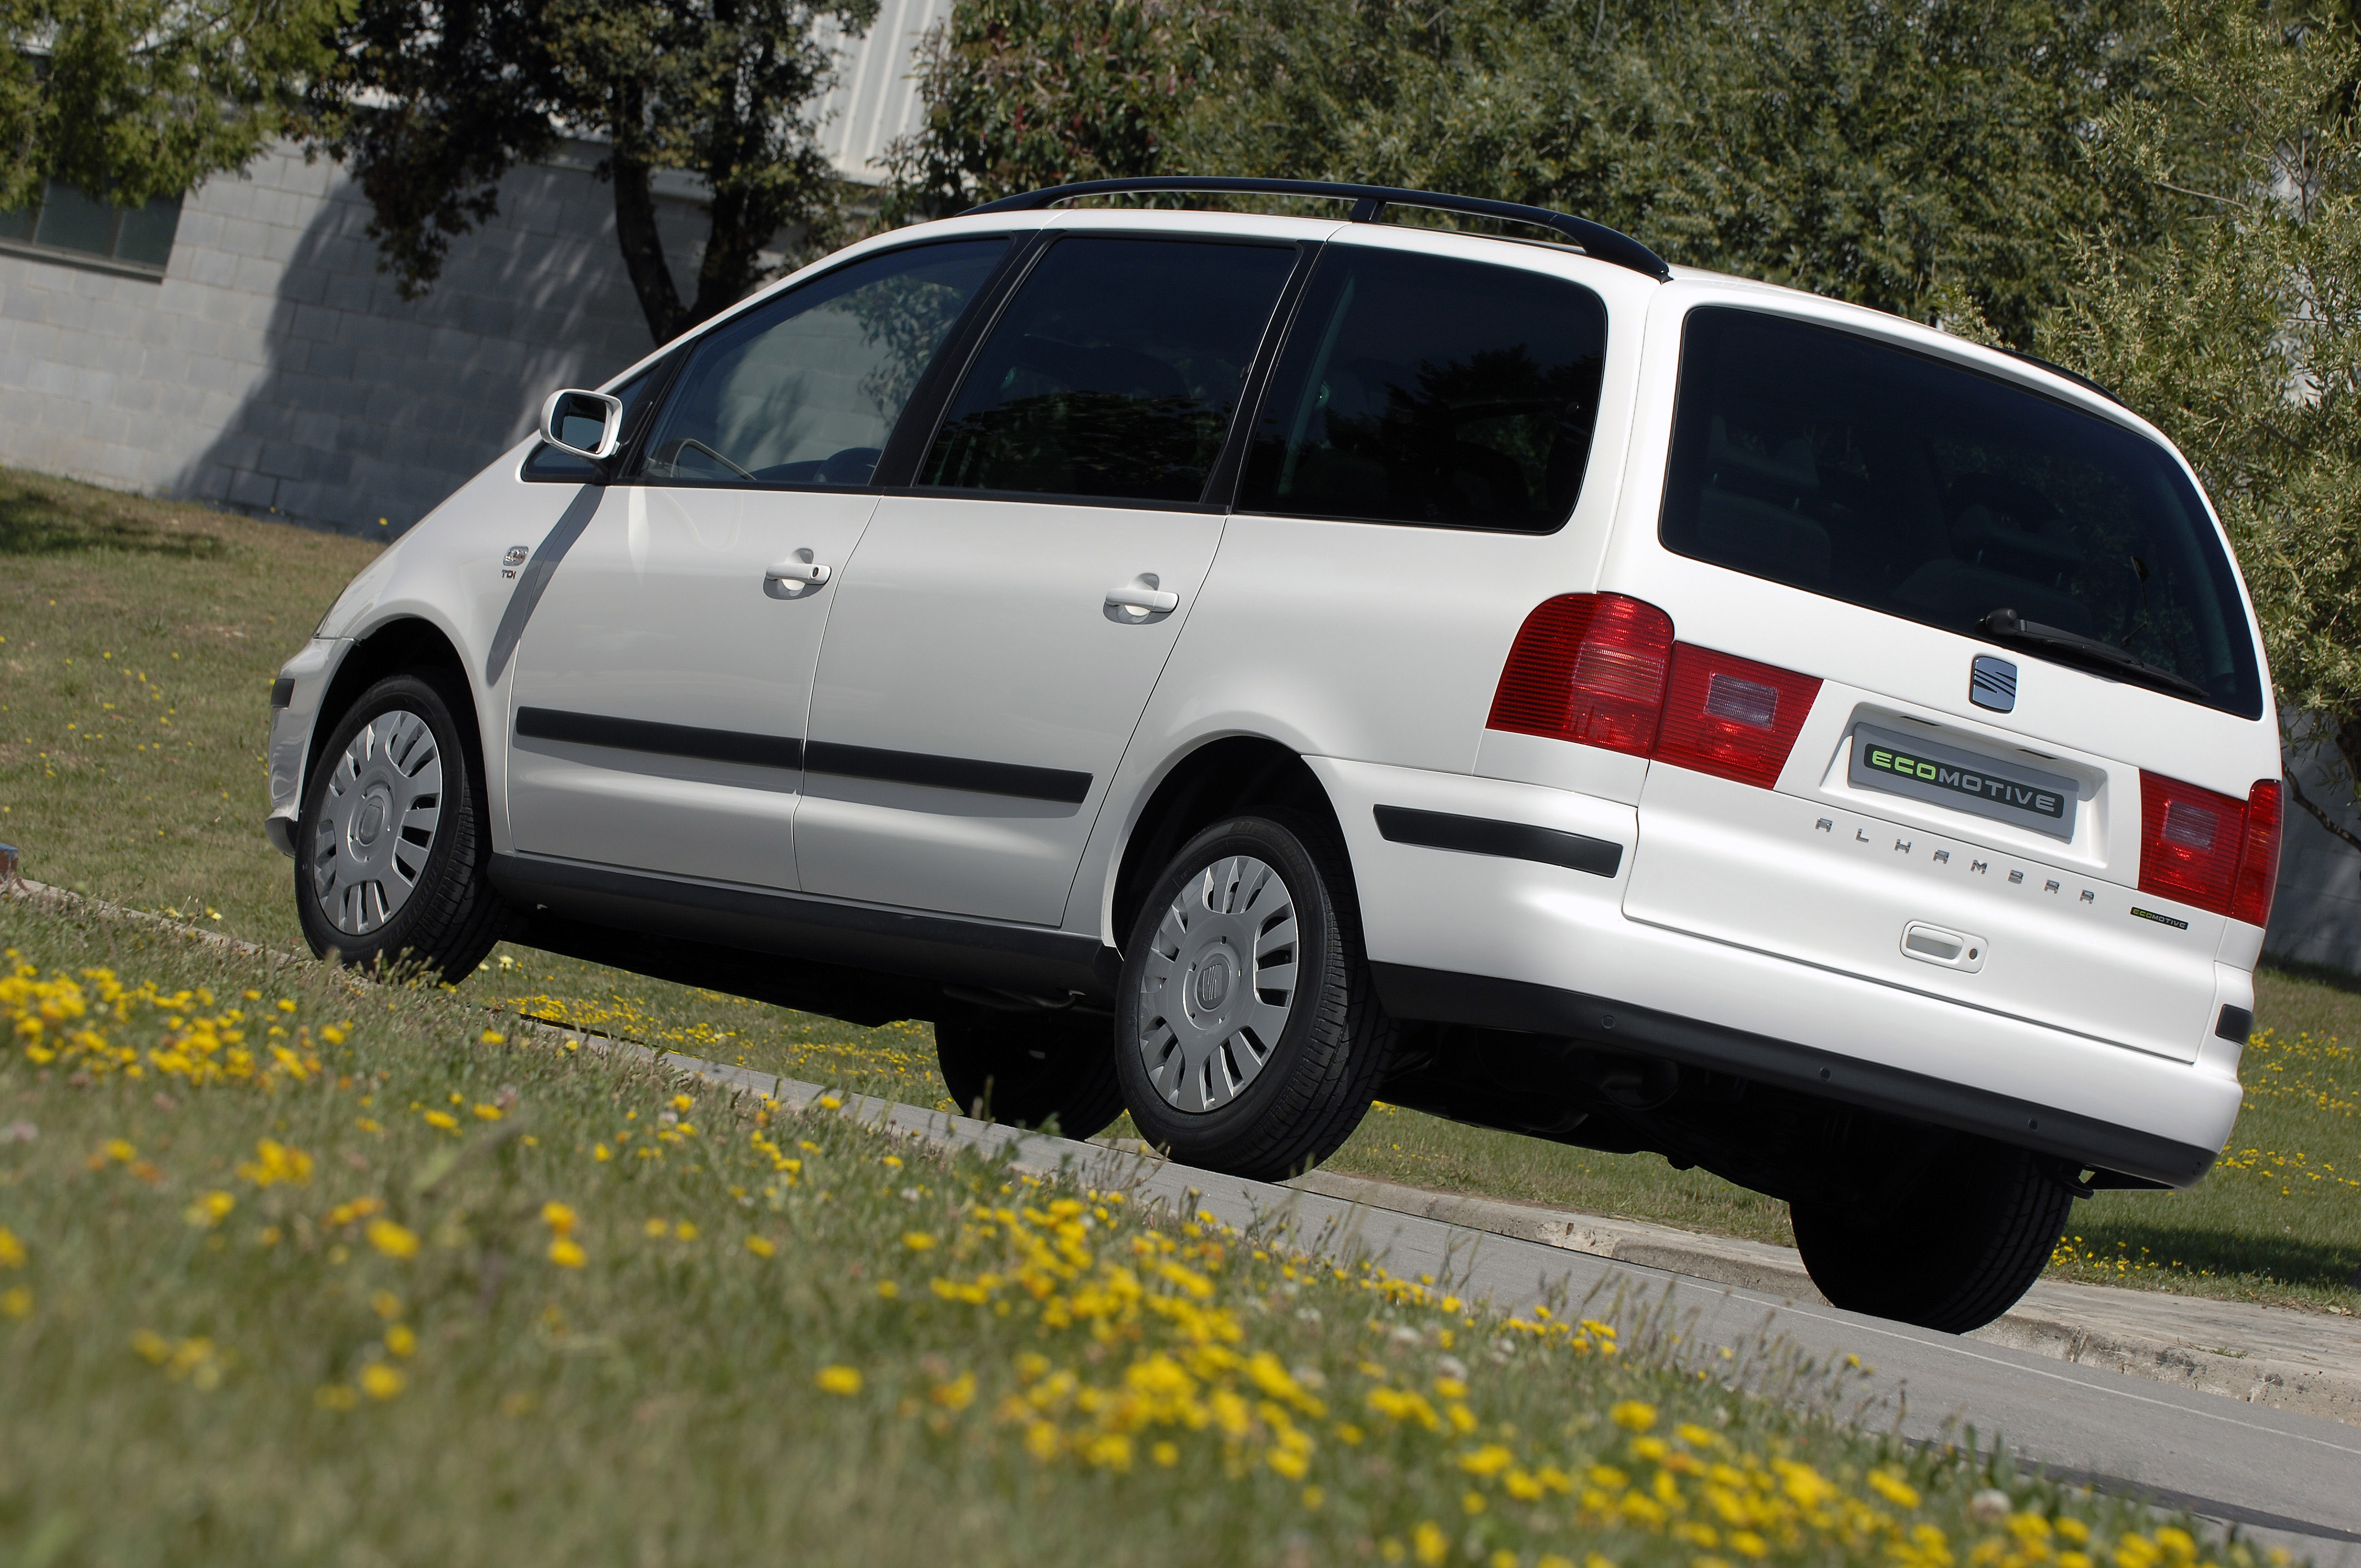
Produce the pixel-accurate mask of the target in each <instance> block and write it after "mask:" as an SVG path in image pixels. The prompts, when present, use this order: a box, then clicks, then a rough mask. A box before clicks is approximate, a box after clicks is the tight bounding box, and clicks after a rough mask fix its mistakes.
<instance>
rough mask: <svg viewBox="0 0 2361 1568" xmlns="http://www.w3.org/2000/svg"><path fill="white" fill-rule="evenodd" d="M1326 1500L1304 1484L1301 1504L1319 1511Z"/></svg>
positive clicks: (1322, 1493) (1315, 1488)
mask: <svg viewBox="0 0 2361 1568" xmlns="http://www.w3.org/2000/svg"><path fill="white" fill-rule="evenodd" d="M1166 1446H1168V1447H1169V1446H1170V1444H1167V1445H1166ZM1327 1500H1328V1494H1327V1493H1325V1492H1323V1491H1322V1490H1321V1489H1320V1488H1319V1487H1317V1486H1306V1487H1304V1488H1303V1506H1304V1507H1305V1508H1310V1509H1311V1510H1312V1512H1314V1513H1317V1512H1319V1511H1320V1505H1321V1504H1323V1503H1324V1502H1326V1501H1327Z"/></svg>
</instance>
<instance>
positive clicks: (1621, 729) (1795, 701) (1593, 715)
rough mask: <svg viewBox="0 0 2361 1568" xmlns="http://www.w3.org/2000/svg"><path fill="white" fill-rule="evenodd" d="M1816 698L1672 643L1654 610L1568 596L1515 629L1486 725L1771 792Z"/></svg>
mask: <svg viewBox="0 0 2361 1568" xmlns="http://www.w3.org/2000/svg"><path fill="white" fill-rule="evenodd" d="M1819 689H1820V683H1819V681H1818V680H1817V678H1816V677H1814V676H1811V675H1799V674H1795V673H1793V672H1792V671H1788V670H1782V669H1778V668H1776V667H1774V666H1773V665H1770V664H1758V663H1754V662H1753V661H1752V660H1751V659H1741V658H1738V657H1736V656H1735V655H1733V654H1729V653H1717V652H1713V651H1712V650H1710V649H1707V648H1697V647H1693V646H1691V645H1690V644H1688V643H1686V642H1684V643H1679V644H1675V642H1674V641H1673V618H1672V617H1671V616H1668V615H1666V614H1665V613H1664V611H1663V610H1661V609H1657V608H1656V607H1655V606H1654V605H1652V604H1647V603H1643V602H1642V601H1641V600H1639V599H1635V598H1625V597H1624V596H1623V595H1621V594H1561V595H1560V596H1558V597H1557V598H1554V599H1549V600H1546V601H1544V602H1543V604H1542V605H1541V606H1540V607H1539V608H1537V609H1535V610H1534V611H1533V612H1532V614H1531V615H1529V616H1527V617H1525V624H1524V625H1523V626H1522V627H1521V628H1519V629H1518V631H1517V641H1516V642H1515V643H1514V644H1513V645H1512V646H1511V647H1510V650H1509V663H1508V665H1507V667H1506V668H1505V669H1503V670H1502V671H1501V672H1500V685H1499V691H1498V692H1497V693H1495V694H1494V696H1493V698H1492V716H1491V717H1490V718H1488V719H1486V720H1485V726H1486V728H1488V729H1512V730H1515V731H1516V732H1518V733H1519V734H1522V735H1542V736H1546V737H1548V738H1549V739H1550V740H1573V741H1576V742H1578V743H1580V744H1582V745H1585V746H1603V747H1605V748H1607V749H1608V750H1609V751H1628V752H1630V753H1631V754H1632V755H1633V756H1638V757H1654V758H1656V759H1658V760H1660V761H1663V762H1671V763H1674V764H1675V765H1676V766H1679V767H1684V768H1695V769H1697V771H1698V772H1700V773H1714V774H1717V775H1719V777H1722V778H1726V779H1736V780H1738V781H1740V782H1741V783H1743V784H1757V785H1760V786H1762V787H1763V788H1764V789H1768V788H1770V787H1771V785H1772V784H1775V783H1777V782H1778V778H1779V770H1780V769H1782V768H1784V766H1786V763H1787V753H1788V751H1791V750H1792V749H1793V748H1794V746H1795V734H1796V731H1797V730H1799V729H1802V728H1803V724H1804V716H1805V715H1806V714H1807V713H1809V712H1810V711H1811V707H1812V699H1813V698H1814V697H1815V696H1817V695H1818V694H1819Z"/></svg>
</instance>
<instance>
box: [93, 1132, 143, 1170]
mask: <svg viewBox="0 0 2361 1568" xmlns="http://www.w3.org/2000/svg"><path fill="white" fill-rule="evenodd" d="M98 1152H99V1153H101V1154H102V1155H104V1156H105V1157H107V1158H108V1159H111V1160H113V1161H115V1164H117V1165H129V1164H130V1163H131V1162H132V1161H133V1160H135V1159H137V1158H138V1157H139V1151H138V1150H137V1149H136V1148H134V1147H132V1146H131V1144H130V1141H129V1140H128V1139H126V1138H109V1139H107V1140H106V1142H105V1144H104V1146H101V1148H100V1149H99V1151H98Z"/></svg>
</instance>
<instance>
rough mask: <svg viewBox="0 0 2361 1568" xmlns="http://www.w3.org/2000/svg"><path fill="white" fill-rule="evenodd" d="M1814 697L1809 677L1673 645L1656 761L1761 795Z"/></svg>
mask: <svg viewBox="0 0 2361 1568" xmlns="http://www.w3.org/2000/svg"><path fill="white" fill-rule="evenodd" d="M1819 695H1820V683H1819V678H1818V677H1817V676H1816V675H1799V674H1795V672H1794V671H1793V670H1783V669H1780V668H1778V667H1777V666H1776V665H1773V664H1758V663H1755V662H1754V661H1753V660H1752V659H1741V658H1739V657H1738V656H1736V655H1735V654H1731V653H1717V652H1713V650H1711V649H1709V648H1697V647H1692V646H1691V645H1690V644H1688V643H1686V642H1683V643H1679V644H1677V645H1675V647H1674V649H1673V676H1672V680H1671V681H1670V682H1669V683H1668V684H1667V685H1666V687H1665V691H1664V723H1663V725H1662V726H1661V727H1660V728H1659V729H1658V730H1657V731H1656V760H1657V761H1658V762H1671V763H1673V764H1674V765H1675V766H1677V767H1683V768H1695V769H1696V770H1697V772H1699V773H1714V774H1717V775H1719V777H1722V778H1726V779H1736V780H1737V781H1738V782H1739V783H1740V784H1754V785H1756V786H1758V787H1760V788H1763V789H1769V788H1770V787H1771V786H1772V785H1773V784H1777V783H1778V782H1779V770H1780V769H1782V768H1784V767H1785V766H1786V765H1787V753H1788V752H1789V751H1793V750H1794V749H1795V732H1796V731H1797V730H1799V729H1803V727H1804V716H1805V715H1806V714H1807V713H1809V712H1811V711H1812V699H1813V698H1815V697H1817V696H1819Z"/></svg>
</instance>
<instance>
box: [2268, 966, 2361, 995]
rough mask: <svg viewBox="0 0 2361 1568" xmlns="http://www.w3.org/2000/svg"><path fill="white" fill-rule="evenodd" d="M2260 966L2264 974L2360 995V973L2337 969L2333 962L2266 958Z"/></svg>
mask: <svg viewBox="0 0 2361 1568" xmlns="http://www.w3.org/2000/svg"><path fill="white" fill-rule="evenodd" d="M2261 967H2262V972H2263V973H2265V974H2275V975H2279V976H2280V977H2281V978H2283V979H2287V980H2301V981H2311V982H2312V984H2314V985H2324V986H2326V987H2328V988H2329V989H2330V990H2331V991H2342V992H2345V993H2346V994H2348V995H2352V996H2361V974H2356V973H2354V972H2353V971H2352V970H2346V969H2338V968H2337V967H2336V966H2335V965H2334V964H2313V963H2305V962H2304V961H2303V960H2301V959H2265V960H2264V961H2263V964H2262V966H2261Z"/></svg>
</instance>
